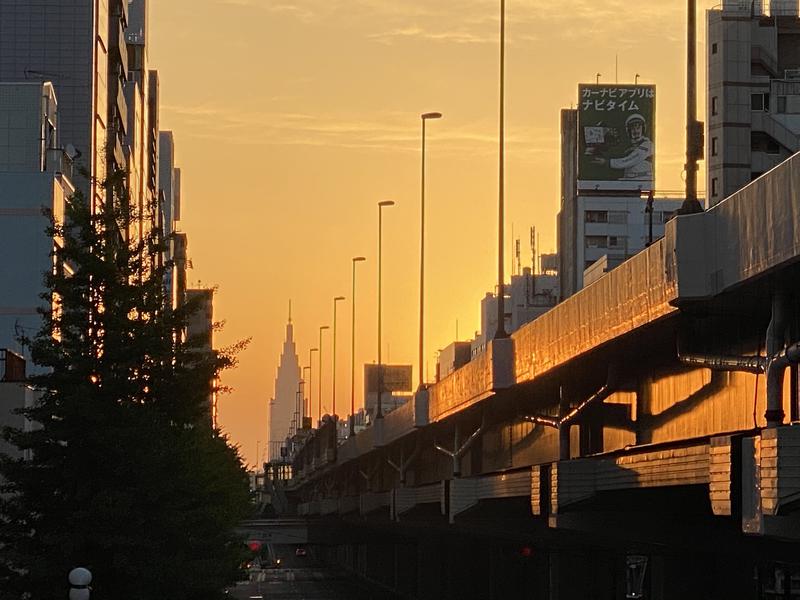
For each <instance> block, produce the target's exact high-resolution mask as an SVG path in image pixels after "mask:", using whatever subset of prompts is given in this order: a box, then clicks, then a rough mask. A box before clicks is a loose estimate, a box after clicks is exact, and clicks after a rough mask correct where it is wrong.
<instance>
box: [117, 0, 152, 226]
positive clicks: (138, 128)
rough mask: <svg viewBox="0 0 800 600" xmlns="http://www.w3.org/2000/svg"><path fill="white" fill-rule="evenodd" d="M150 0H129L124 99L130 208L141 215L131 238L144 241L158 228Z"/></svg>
mask: <svg viewBox="0 0 800 600" xmlns="http://www.w3.org/2000/svg"><path fill="white" fill-rule="evenodd" d="M147 32H148V4H147V0H130V4H129V14H128V29H127V31H126V34H125V40H126V45H127V48H128V81H127V82H126V85H125V99H126V102H127V104H128V128H127V134H128V135H127V147H126V151H127V152H128V186H129V193H130V198H131V205H132V207H133V209H134V211H135V213H136V215H137V216H138V219H137V220H136V222H135V227H134V230H133V231H132V234H131V237H132V239H133V240H141V239H142V238H143V237H144V236H146V235H147V234H148V233H149V232H150V230H152V229H153V228H154V227H156V226H157V225H158V202H159V181H158V171H159V169H158V140H159V132H158V125H159V120H158V92H159V90H158V88H157V87H156V88H155V89H152V90H151V88H150V86H151V84H153V83H154V82H155V83H157V82H158V76H157V73H155V72H152V73H151V70H150V69H149V66H148V53H147Z"/></svg>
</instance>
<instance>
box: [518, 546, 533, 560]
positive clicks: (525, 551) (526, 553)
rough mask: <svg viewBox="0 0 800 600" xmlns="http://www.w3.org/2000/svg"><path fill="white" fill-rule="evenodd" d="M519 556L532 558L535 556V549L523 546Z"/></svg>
mask: <svg viewBox="0 0 800 600" xmlns="http://www.w3.org/2000/svg"><path fill="white" fill-rule="evenodd" d="M519 555H520V556H521V557H522V558H530V557H531V556H533V548H531V547H530V546H523V547H522V548H520V549H519Z"/></svg>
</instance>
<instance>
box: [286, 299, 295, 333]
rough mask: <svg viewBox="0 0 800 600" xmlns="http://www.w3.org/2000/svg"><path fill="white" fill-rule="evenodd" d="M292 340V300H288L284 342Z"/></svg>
mask: <svg viewBox="0 0 800 600" xmlns="http://www.w3.org/2000/svg"><path fill="white" fill-rule="evenodd" d="M293 341H294V326H293V325H292V301H291V299H290V300H289V322H288V323H287V324H286V342H293Z"/></svg>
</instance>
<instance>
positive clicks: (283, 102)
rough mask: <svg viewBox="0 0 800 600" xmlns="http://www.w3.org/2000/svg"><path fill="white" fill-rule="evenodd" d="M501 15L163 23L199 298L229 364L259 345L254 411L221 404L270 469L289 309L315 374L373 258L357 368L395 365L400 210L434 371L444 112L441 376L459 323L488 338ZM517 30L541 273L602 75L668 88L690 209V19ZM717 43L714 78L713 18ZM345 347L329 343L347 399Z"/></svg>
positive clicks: (430, 3) (438, 1) (364, 13)
mask: <svg viewBox="0 0 800 600" xmlns="http://www.w3.org/2000/svg"><path fill="white" fill-rule="evenodd" d="M717 3H718V0H714V1H713V2H712V1H705V0H701V1H700V2H699V4H700V7H701V8H707V7H710V6H712V5H715V4H717ZM498 6H499V2H498V1H497V0H458V1H456V0H169V1H163V2H151V15H150V23H151V37H150V40H149V44H150V63H151V68H156V69H158V70H159V72H160V78H161V102H162V105H161V126H162V128H163V129H171V130H173V131H174V132H175V139H176V145H177V159H178V166H180V167H181V168H182V176H183V182H182V183H183V185H182V193H183V210H182V215H183V218H184V220H183V222H182V229H183V230H184V231H186V232H188V234H189V251H190V256H191V258H192V261H193V264H194V269H193V271H191V272H190V275H189V278H190V282H191V283H193V284H196V283H197V282H198V281H200V282H201V284H202V285H218V286H219V294H218V296H217V303H216V317H217V318H218V319H221V320H224V321H226V327H225V330H224V332H223V333H222V334H219V335H218V338H217V339H218V345H226V344H230V343H232V342H233V341H235V340H238V339H241V338H245V337H251V336H252V338H253V342H252V344H251V347H250V349H249V350H247V352H246V353H245V354H243V355H242V357H241V364H240V367H239V368H238V369H237V370H236V371H235V372H232V373H229V374H228V375H227V376H226V377H225V383H226V384H228V385H231V386H233V387H234V388H235V391H234V392H233V393H232V394H231V395H229V396H226V397H223V398H222V399H221V401H220V421H221V424H222V426H223V428H224V429H225V430H226V431H227V432H228V433H230V434H231V436H232V438H233V439H234V441H236V442H237V443H239V444H241V446H242V450H243V453H244V455H245V457H246V458H247V459H248V460H249V461H250V462H251V463H253V462H255V459H256V446H257V441H258V440H260V441H261V448H262V450H263V448H264V443H265V441H266V438H267V433H266V432H267V402H268V400H269V398H270V396H271V395H272V393H273V384H274V377H275V370H276V367H277V360H278V355H279V352H280V349H281V344H282V341H283V336H284V328H285V323H286V316H287V304H288V300H289V299H290V298H291V299H292V300H293V303H294V318H295V324H296V338H297V340H298V348H299V355H300V360H301V364H307V361H308V348H309V347H311V346H316V345H317V342H318V335H319V330H318V327H319V326H320V325H323V324H330V321H331V319H332V298H333V297H334V296H337V295H344V296H348V297H349V295H350V285H351V284H350V274H351V262H350V259H351V257H352V256H356V255H359V254H363V255H365V256H367V257H368V262H367V263H366V264H365V265H363V266H362V267H360V269H359V279H358V281H359V291H358V311H359V313H358V314H359V317H358V318H357V326H358V338H357V361H356V364H357V365H361V364H363V363H364V362H370V361H373V360H374V359H375V356H376V348H375V345H376V341H375V337H376V336H375V333H376V331H375V330H376V327H375V325H376V312H375V311H376V294H375V289H376V261H375V256H376V253H377V208H376V203H377V201H379V200H382V199H392V200H395V201H396V202H397V206H395V207H393V208H390V209H387V211H386V212H385V213H384V215H385V221H384V291H383V298H384V326H383V330H384V331H383V336H384V340H385V346H384V357H385V360H388V361H392V362H405V363H410V362H413V363H416V361H417V349H416V348H417V327H418V324H417V311H418V293H419V292H418V260H419V258H418V256H419V170H420V161H419V136H420V131H419V114H420V113H422V112H425V111H433V110H435V111H441V112H443V113H444V119H443V120H441V121H436V122H432V123H431V124H430V127H429V130H428V183H429V185H428V192H427V193H428V197H427V207H428V236H427V240H428V246H427V257H428V260H427V266H426V269H427V272H428V274H429V277H428V283H427V284H426V285H427V291H428V300H427V308H426V314H427V328H426V353H425V354H426V356H427V357H428V361H429V365H430V372H431V373H433V370H434V352H435V350H436V349H437V348H442V347H444V346H445V345H447V344H448V343H450V341H452V340H453V339H454V338H455V331H456V321H458V324H459V325H458V326H459V333H460V337H461V338H462V339H466V338H468V337H471V334H472V333H473V332H474V331H476V330H477V329H479V324H480V316H479V302H480V299H481V297H482V296H483V295H484V293H485V292H486V291H487V290H490V289H492V288H493V282H494V279H495V272H496V243H497V242H496V232H495V221H496V217H495V215H496V202H497V142H496V140H497V117H496V114H497V80H498V47H497V39H498V20H497V18H498V17H497V13H498ZM507 18H508V26H507V39H508V46H507V88H506V91H507V121H506V124H507V163H506V168H507V180H506V181H507V196H506V197H507V215H508V228H507V235H509V236H510V228H511V225H512V224H513V226H514V229H515V232H516V233H517V236H518V237H521V238H522V239H523V244H522V247H523V262H524V263H528V262H529V261H530V251H529V249H528V244H527V243H526V240H527V237H528V229H529V227H530V226H531V225H535V226H536V227H537V231H539V232H540V234H541V243H542V247H543V248H544V250H545V251H553V249H554V247H555V217H556V213H557V210H558V197H559V191H558V185H559V184H558V177H559V141H558V140H559V138H558V136H559V132H558V119H559V109H560V108H562V107H565V106H570V104H571V103H574V102H575V100H576V95H577V83H578V82H581V81H585V82H592V81H594V78H595V73H597V72H600V73H602V78H601V81H604V82H613V81H614V79H615V57H617V56H618V60H619V81H620V82H627V81H632V80H633V78H634V75H635V74H636V73H639V74H640V75H641V78H640V81H641V82H645V83H654V84H656V85H657V86H658V106H657V111H658V115H657V127H658V133H657V139H658V144H659V145H658V148H657V157H658V158H657V176H658V182H657V186H658V188H659V189H663V190H679V189H681V188H682V186H683V184H682V179H681V170H682V165H683V160H684V159H683V152H684V151H683V143H684V142H683V128H684V124H683V123H684V121H683V119H684V110H685V109H684V107H685V101H684V99H683V98H684V57H685V48H684V45H685V42H684V35H685V34H684V28H685V26H684V24H683V23H684V19H685V2H683V1H675V0H672V1H665V0H639V1H638V2H635V3H632V2H628V1H625V2H623V1H621V0H560V1H555V0H548V1H547V2H544V1H539V0H507ZM698 22H699V23H700V31H699V33H700V35H701V44H700V46H699V49H698V51H699V56H700V69H699V70H700V75H701V78H702V75H703V69H704V67H703V61H702V57H703V55H704V52H705V46H704V44H702V38H703V37H704V36H703V31H702V30H703V23H704V18H703V16H702V14H700V15H699V17H698ZM701 89H702V85H701ZM702 102H703V100H702V98H701V104H700V105H699V106H700V107H701V108H700V114H701V115H702V114H703V113H704V110H703V109H702V106H703V104H702ZM701 118H702V117H701ZM700 187H701V188H704V187H705V185H704V174H703V173H701V179H700ZM507 246H508V248H509V254H510V248H511V242H510V241H509V242H508V244H507ZM349 314H350V307H349V304H345V305H341V304H340V309H339V315H340V316H339V338H338V339H339V343H338V355H337V356H338V364H339V366H340V369H339V372H338V375H337V389H338V392H337V398H339V399H341V400H345V399H349V390H350V376H349V373H350V361H349V331H350V319H349ZM330 347H331V346H330V337H326V341H325V348H326V356H325V358H326V366H325V371H326V384H327V385H326V388H325V391H324V395H325V397H326V398H328V397H329V396H330V356H331V354H330ZM315 363H316V360H315ZM356 372H357V387H356V389H357V392H356V393H357V401H358V399H359V398H360V391H359V389H360V387H361V385H360V384H361V379H360V377H359V375H358V374H359V373H361V372H362V370H361V368H360V367H357V370H356ZM315 377H316V367H315ZM415 381H416V375H415ZM315 387H316V385H315ZM315 406H316V403H315ZM338 412H340V414H341V413H342V412H343V411H341V410H340V411H338Z"/></svg>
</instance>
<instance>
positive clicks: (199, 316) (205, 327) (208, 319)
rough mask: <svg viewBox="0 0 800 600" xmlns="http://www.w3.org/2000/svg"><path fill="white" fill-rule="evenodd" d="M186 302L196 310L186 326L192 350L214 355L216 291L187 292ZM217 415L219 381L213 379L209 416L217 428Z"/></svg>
mask: <svg viewBox="0 0 800 600" xmlns="http://www.w3.org/2000/svg"><path fill="white" fill-rule="evenodd" d="M186 301H187V302H188V303H191V304H192V305H193V307H194V308H195V311H194V312H193V313H192V314H191V315H190V316H189V320H188V322H187V324H186V338H187V340H188V343H189V346H190V348H191V349H192V351H194V352H200V353H204V354H207V355H210V354H213V353H214V352H215V349H214V290H213V289H190V290H186ZM217 414H218V413H217V381H216V380H215V379H212V380H211V381H209V382H208V415H209V418H210V420H211V425H212V426H213V427H217Z"/></svg>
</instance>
